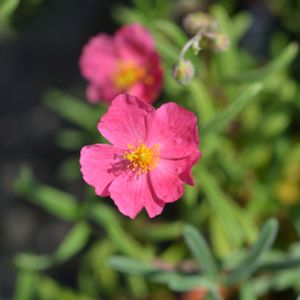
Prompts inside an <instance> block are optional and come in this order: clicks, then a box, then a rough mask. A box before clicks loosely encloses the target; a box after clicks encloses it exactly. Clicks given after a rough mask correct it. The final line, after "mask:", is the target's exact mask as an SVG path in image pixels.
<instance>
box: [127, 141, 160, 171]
mask: <svg viewBox="0 0 300 300" xmlns="http://www.w3.org/2000/svg"><path fill="white" fill-rule="evenodd" d="M123 157H124V158H125V159H127V160H128V161H129V162H130V163H129V164H128V168H130V169H131V170H132V171H138V174H142V173H143V172H149V171H152V170H153V169H154V168H155V166H156V165H157V162H158V161H159V145H154V146H153V147H151V148H149V147H147V146H146V145H145V144H139V145H138V146H137V147H134V146H133V145H131V144H129V145H128V150H127V151H126V152H125V154H124V156H123Z"/></svg>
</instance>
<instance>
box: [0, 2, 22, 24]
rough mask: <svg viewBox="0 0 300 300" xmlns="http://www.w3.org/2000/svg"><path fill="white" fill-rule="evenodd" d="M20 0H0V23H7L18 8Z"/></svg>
mask: <svg viewBox="0 0 300 300" xmlns="http://www.w3.org/2000/svg"><path fill="white" fill-rule="evenodd" d="M20 1H21V0H1V3H0V21H7V20H8V19H9V18H10V17H11V15H12V14H13V13H14V12H15V10H16V9H17V8H18V6H19V4H20Z"/></svg>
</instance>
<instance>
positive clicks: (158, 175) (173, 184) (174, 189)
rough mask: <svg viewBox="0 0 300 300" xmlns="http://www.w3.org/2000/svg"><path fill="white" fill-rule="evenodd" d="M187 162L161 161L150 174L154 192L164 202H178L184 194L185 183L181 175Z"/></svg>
mask: <svg viewBox="0 0 300 300" xmlns="http://www.w3.org/2000/svg"><path fill="white" fill-rule="evenodd" d="M184 164H185V162H183V161H181V162H179V163H178V162H177V161H173V160H165V159H160V160H159V163H158V164H157V166H156V167H155V169H154V170H152V171H151V173H150V179H151V183H152V186H153V190H154V192H155V194H156V195H157V197H158V198H159V199H161V200H162V201H164V202H174V201H177V200H178V199H179V198H180V197H181V196H182V195H183V192H184V189H183V182H182V181H181V179H180V177H179V174H180V173H181V172H182V168H183V165H184Z"/></svg>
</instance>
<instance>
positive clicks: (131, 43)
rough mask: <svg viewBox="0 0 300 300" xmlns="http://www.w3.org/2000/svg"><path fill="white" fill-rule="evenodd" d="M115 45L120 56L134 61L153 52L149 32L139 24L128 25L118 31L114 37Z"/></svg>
mask: <svg viewBox="0 0 300 300" xmlns="http://www.w3.org/2000/svg"><path fill="white" fill-rule="evenodd" d="M115 43H116V47H117V49H118V51H119V53H120V56H122V57H123V58H125V59H131V60H134V61H137V60H139V57H145V54H147V53H148V52H153V51H155V47H154V42H153V39H152V37H151V34H150V32H149V31H148V30H146V29H145V28H144V27H142V26H141V25H139V24H130V25H127V26H123V27H122V28H121V29H119V30H118V31H117V33H116V35H115Z"/></svg>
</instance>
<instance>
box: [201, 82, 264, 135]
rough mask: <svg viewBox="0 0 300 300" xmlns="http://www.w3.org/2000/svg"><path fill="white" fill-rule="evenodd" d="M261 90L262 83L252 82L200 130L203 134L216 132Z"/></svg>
mask: <svg viewBox="0 0 300 300" xmlns="http://www.w3.org/2000/svg"><path fill="white" fill-rule="evenodd" d="M261 90H262V84H260V83H254V84H253V85H251V86H250V87H249V88H247V90H246V91H244V92H243V93H242V94H241V95H240V96H239V97H238V98H237V99H236V100H235V101H234V102H233V103H231V104H230V105H229V107H227V109H226V110H225V111H223V112H220V113H218V114H217V115H216V116H215V117H214V118H213V119H212V120H211V121H209V122H208V124H207V125H206V126H205V127H204V128H203V130H202V138H203V136H204V135H207V134H211V133H216V132H218V131H220V130H222V129H223V128H224V127H225V126H226V125H227V124H228V123H229V122H230V121H231V120H233V118H234V117H235V116H236V115H237V114H238V113H240V112H241V111H242V110H243V109H244V108H245V107H246V105H248V104H249V103H250V102H251V101H253V100H254V99H255V96H257V94H258V93H259V92H260V91H261Z"/></svg>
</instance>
